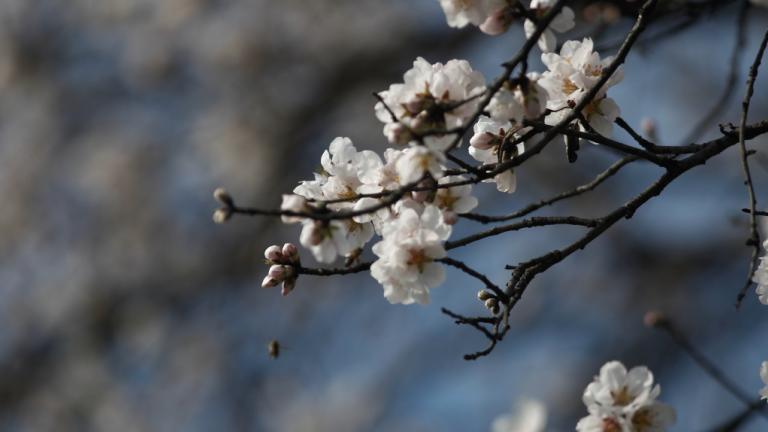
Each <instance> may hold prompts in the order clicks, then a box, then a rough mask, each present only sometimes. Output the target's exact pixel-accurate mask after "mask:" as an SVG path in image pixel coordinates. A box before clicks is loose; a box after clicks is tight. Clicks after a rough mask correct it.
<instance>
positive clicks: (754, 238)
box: [736, 31, 768, 307]
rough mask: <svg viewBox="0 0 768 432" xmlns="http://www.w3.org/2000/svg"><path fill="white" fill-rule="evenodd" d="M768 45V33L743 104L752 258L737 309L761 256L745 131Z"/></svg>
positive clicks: (741, 135) (744, 166) (741, 146)
mask: <svg viewBox="0 0 768 432" xmlns="http://www.w3.org/2000/svg"><path fill="white" fill-rule="evenodd" d="M767 43H768V31H766V32H765V35H764V36H763V41H762V42H761V43H760V48H759V49H758V50H757V55H756V56H755V61H754V62H753V63H752V67H750V68H749V76H748V77H747V91H746V94H745V95H744V101H743V102H742V103H741V122H740V124H739V150H740V151H741V168H742V170H743V172H744V184H745V185H746V187H747V197H748V200H749V210H750V216H749V238H748V239H747V245H748V246H750V247H752V257H751V259H750V261H749V270H748V273H747V282H746V283H745V284H744V286H743V287H742V288H741V290H740V291H739V294H738V296H737V297H736V307H738V306H740V305H741V302H742V300H744V296H746V294H747V289H749V287H750V286H752V276H753V275H754V274H755V269H757V263H758V257H759V256H760V233H759V232H758V231H757V214H756V208H757V198H756V197H755V185H754V183H753V182H752V173H751V172H750V170H749V160H747V156H748V153H747V145H746V143H745V137H744V129H745V128H746V127H747V117H748V116H749V103H750V101H751V100H752V94H753V93H754V87H755V80H756V79H757V73H758V71H759V69H760V63H761V62H762V60H763V54H765V46H766V44H767Z"/></svg>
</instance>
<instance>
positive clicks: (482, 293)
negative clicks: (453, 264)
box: [477, 290, 493, 302]
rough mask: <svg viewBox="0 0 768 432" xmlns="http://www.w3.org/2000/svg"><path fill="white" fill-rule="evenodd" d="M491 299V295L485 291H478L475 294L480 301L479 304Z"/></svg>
mask: <svg viewBox="0 0 768 432" xmlns="http://www.w3.org/2000/svg"><path fill="white" fill-rule="evenodd" d="M491 298H493V294H491V293H490V292H488V291H486V290H480V291H478V292H477V299H478V300H480V301H481V302H484V301H486V300H488V299H491Z"/></svg>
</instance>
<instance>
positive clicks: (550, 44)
mask: <svg viewBox="0 0 768 432" xmlns="http://www.w3.org/2000/svg"><path fill="white" fill-rule="evenodd" d="M553 5H554V1H553V0H531V5H530V9H531V12H533V13H534V14H535V15H536V17H537V18H543V17H544V16H545V15H546V14H547V13H548V12H549V10H550V9H551V8H552V6H553ZM575 16H576V15H575V14H574V13H573V9H571V8H569V7H568V6H565V7H563V8H562V9H561V10H560V13H559V14H557V16H555V17H554V18H553V19H552V22H551V23H550V24H549V27H547V29H546V30H544V33H542V34H541V37H540V38H539V40H538V45H539V48H540V49H541V51H543V52H550V51H554V49H555V47H556V46H557V38H556V37H555V33H554V32H558V33H565V32H567V31H568V30H570V29H572V28H573V27H574V25H576V24H575V22H574V17H575ZM523 29H524V30H525V37H526V38H530V37H531V36H533V33H534V32H535V31H536V23H534V22H533V21H531V20H529V19H527V20H525V23H524V24H523Z"/></svg>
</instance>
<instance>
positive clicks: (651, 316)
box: [643, 311, 669, 328]
mask: <svg viewBox="0 0 768 432" xmlns="http://www.w3.org/2000/svg"><path fill="white" fill-rule="evenodd" d="M668 323H669V320H667V317H666V316H665V315H664V314H663V313H661V312H659V311H648V312H646V313H645V316H644V317H643V324H645V326H646V327H651V328H653V327H661V326H664V325H666V324H668Z"/></svg>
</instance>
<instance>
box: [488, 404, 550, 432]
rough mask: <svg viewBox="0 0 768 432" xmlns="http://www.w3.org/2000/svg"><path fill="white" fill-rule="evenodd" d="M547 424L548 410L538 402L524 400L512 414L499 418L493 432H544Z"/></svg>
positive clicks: (495, 422)
mask: <svg viewBox="0 0 768 432" xmlns="http://www.w3.org/2000/svg"><path fill="white" fill-rule="evenodd" d="M546 424H547V409H546V408H545V407H544V405H543V404H542V403H541V402H539V401H536V400H532V399H523V400H520V401H519V402H518V403H517V404H516V405H515V410H514V411H513V412H512V413H509V414H504V415H501V416H499V417H497V418H496V419H495V420H494V421H493V423H492V424H491V432H543V431H544V428H545V427H546Z"/></svg>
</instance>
